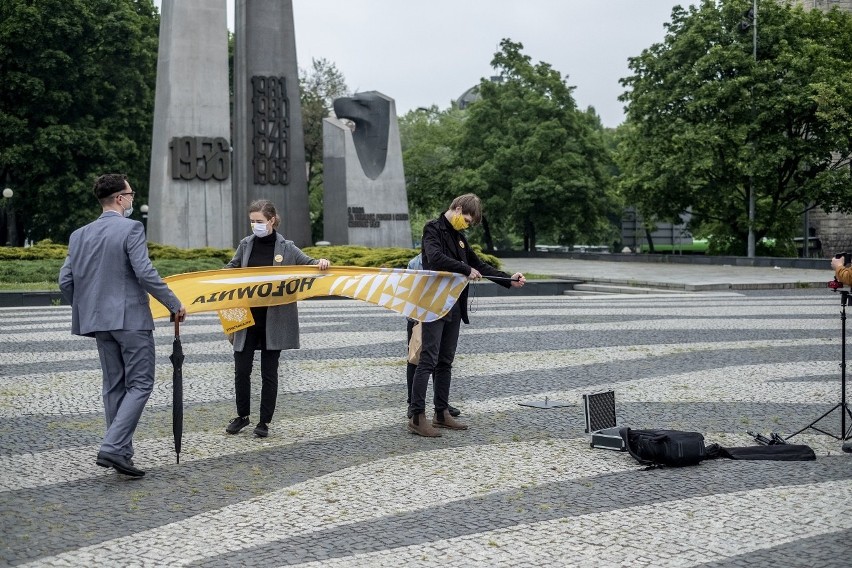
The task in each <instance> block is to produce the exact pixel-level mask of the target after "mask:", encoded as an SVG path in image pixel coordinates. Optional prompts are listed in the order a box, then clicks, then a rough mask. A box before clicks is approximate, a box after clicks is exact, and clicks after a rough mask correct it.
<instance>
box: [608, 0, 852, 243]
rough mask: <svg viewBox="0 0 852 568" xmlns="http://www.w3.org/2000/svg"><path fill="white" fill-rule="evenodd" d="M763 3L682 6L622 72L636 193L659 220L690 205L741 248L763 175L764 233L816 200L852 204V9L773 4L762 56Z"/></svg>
mask: <svg viewBox="0 0 852 568" xmlns="http://www.w3.org/2000/svg"><path fill="white" fill-rule="evenodd" d="M750 6H751V2H750V1H748V0H719V1H715V0H704V1H703V2H701V4H700V5H698V6H691V7H690V8H689V9H684V8H681V7H679V6H676V7H675V8H674V10H673V11H672V17H671V22H670V23H669V24H667V26H666V28H667V33H666V37H665V40H664V41H663V42H662V43H659V44H655V45H653V46H651V47H650V48H648V49H646V50H644V51H643V52H642V54H641V55H639V56H638V57H635V58H632V59H630V61H629V66H630V69H631V71H632V72H633V75H631V76H629V77H627V78H625V79H623V80H622V84H623V85H624V86H625V87H627V88H628V89H629V90H628V91H627V92H626V93H625V94H624V95H623V96H622V100H623V101H625V102H626V103H627V104H628V107H627V122H626V125H625V132H624V138H623V140H622V143H621V144H620V148H619V152H618V155H619V165H620V166H621V168H622V178H621V188H622V189H623V190H624V193H625V196H626V198H627V199H628V201H629V202H631V203H634V204H636V205H637V206H638V207H639V209H640V211H641V212H642V214H643V215H644V216H646V217H647V218H657V219H660V220H666V221H673V222H678V221H680V219H681V216H682V215H684V213H686V212H687V211H690V212H691V214H692V217H691V220H690V228H691V229H692V230H693V231H703V232H705V233H706V232H710V233H713V235H714V237H715V240H716V242H715V244H716V246H717V250H719V249H720V248H721V249H722V251H724V252H728V253H736V254H742V253H744V252H745V243H746V239H747V235H748V230H749V214H748V203H749V191H750V190H751V188H752V187H753V188H754V191H755V201H756V214H755V220H754V232H755V237H756V240H757V241H758V242H759V241H760V239H761V238H763V237H765V236H770V237H774V238H775V239H776V240H781V241H783V240H784V239H789V238H790V237H791V236H792V234H794V231H795V230H796V229H797V228H798V217H799V215H800V214H801V213H802V212H803V211H804V210H805V208H807V207H813V206H818V207H822V208H824V209H826V210H830V209H838V210H842V211H849V210H850V209H852V202H850V199H849V198H850V189H851V188H850V176H849V159H850V152H852V16H850V15H849V14H846V13H843V12H840V11H837V10H833V11H831V12H828V13H824V12H821V11H819V10H811V11H804V10H803V9H802V8H801V7H799V6H798V5H791V4H789V3H785V2H761V3H760V5H759V11H758V22H757V26H758V27H757V31H758V34H757V35H758V48H757V58H756V60H755V58H754V55H753V35H752V34H753V31H754V29H753V28H752V27H750V26H749V25H743V24H751V22H750V21H749V20H748V16H747V15H746V12H747V10H748V8H749V7H750ZM744 28H745V29H744ZM720 252H721V251H720Z"/></svg>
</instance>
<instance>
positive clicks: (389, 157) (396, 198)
mask: <svg viewBox="0 0 852 568" xmlns="http://www.w3.org/2000/svg"><path fill="white" fill-rule="evenodd" d="M334 112H335V114H336V115H337V118H326V119H325V120H324V121H323V210H324V214H323V215H324V221H325V223H324V231H323V236H324V238H325V240H326V241H329V242H330V243H331V244H333V245H342V244H352V245H364V246H370V247H405V248H410V247H411V246H412V241H411V224H410V222H409V219H408V196H407V194H406V191H405V175H404V172H403V168H402V147H401V145H400V141H399V126H398V124H397V119H396V104H395V103H394V101H393V99H391V98H389V97H387V96H385V95H383V94H381V93H379V92H376V91H370V92H365V93H357V94H355V95H354V96H352V97H344V98H340V99H336V100H335V101H334ZM340 119H348V120H350V121H352V123H354V130H353V129H351V128H350V127H349V125H348V124H346V123H344V122H343V121H342V120H340Z"/></svg>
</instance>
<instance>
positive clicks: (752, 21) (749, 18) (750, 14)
mask: <svg viewBox="0 0 852 568" xmlns="http://www.w3.org/2000/svg"><path fill="white" fill-rule="evenodd" d="M744 16H745V18H746V19H745V20H743V21H742V22H740V31H746V30H747V29H749V28H751V37H752V51H751V55H752V57H753V58H754V70H755V72H757V0H752V5H751V9H750V10H749V11H747V12H746V13H745V14H744ZM754 115H755V113H754V79H752V87H751V117H752V122H754ZM752 126H754V125H752ZM752 136H753V135H752ZM755 153H756V152H755V147H754V138H752V140H751V173H750V174H749V181H748V185H749V189H748V244H747V255H748V257H749V258H754V248H755V242H754V210H755V195H754V193H755V191H754V164H755V161H756V160H755Z"/></svg>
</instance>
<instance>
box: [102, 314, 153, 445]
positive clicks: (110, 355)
mask: <svg viewBox="0 0 852 568" xmlns="http://www.w3.org/2000/svg"><path fill="white" fill-rule="evenodd" d="M95 340H96V341H97V345H98V355H99V357H100V360H101V370H102V371H103V376H104V379H103V392H102V394H103V399H104V412H105V418H106V427H107V431H106V435H105V436H104V440H103V443H102V444H101V451H103V452H109V453H111V454H118V455H121V456H124V457H127V458H131V457H133V432H134V431H135V430H136V425H137V424H138V422H139V418H140V417H141V416H142V411H143V410H144V409H145V403H146V402H148V397H150V396H151V391H152V390H153V389H154V360H155V359H154V357H155V353H154V334H153V332H151V331H150V330H139V331H127V330H113V331H98V332H95Z"/></svg>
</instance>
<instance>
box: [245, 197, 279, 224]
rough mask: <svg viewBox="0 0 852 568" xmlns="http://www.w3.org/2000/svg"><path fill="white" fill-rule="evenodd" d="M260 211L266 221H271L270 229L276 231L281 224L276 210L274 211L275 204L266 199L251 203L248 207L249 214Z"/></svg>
mask: <svg viewBox="0 0 852 568" xmlns="http://www.w3.org/2000/svg"><path fill="white" fill-rule="evenodd" d="M258 211H260V212H261V213H263V216H264V217H266V219H267V220H269V221H272V227H273V228H275V229H277V228H278V225H280V224H281V217H279V216H278V210H277V209H275V204H274V203H272V202H271V201H269V200H268V199H258V200H257V201H252V202H251V205H249V213H256V212H258Z"/></svg>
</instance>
